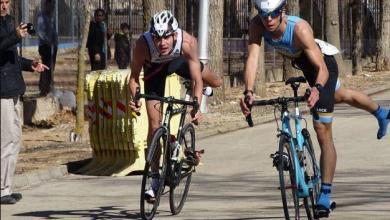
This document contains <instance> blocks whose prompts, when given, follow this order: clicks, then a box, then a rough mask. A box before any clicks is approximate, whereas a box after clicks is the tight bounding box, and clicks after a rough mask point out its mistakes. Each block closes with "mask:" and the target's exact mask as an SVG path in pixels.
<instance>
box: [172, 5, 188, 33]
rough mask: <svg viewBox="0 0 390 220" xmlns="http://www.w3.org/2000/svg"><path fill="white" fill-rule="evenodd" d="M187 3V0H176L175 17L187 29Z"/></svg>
mask: <svg viewBox="0 0 390 220" xmlns="http://www.w3.org/2000/svg"><path fill="white" fill-rule="evenodd" d="M186 5H187V1H183V0H176V1H175V17H176V19H177V21H178V22H179V26H180V27H182V28H183V29H185V28H184V27H185V26H186Z"/></svg>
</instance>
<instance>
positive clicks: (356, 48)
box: [351, 0, 363, 75]
mask: <svg viewBox="0 0 390 220" xmlns="http://www.w3.org/2000/svg"><path fill="white" fill-rule="evenodd" d="M351 7H352V75H358V74H361V73H362V63H361V60H362V33H363V32H362V28H363V24H362V0H353V1H352V2H351Z"/></svg>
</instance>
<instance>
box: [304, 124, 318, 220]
mask: <svg viewBox="0 0 390 220" xmlns="http://www.w3.org/2000/svg"><path fill="white" fill-rule="evenodd" d="M302 134H304V139H305V141H304V144H303V147H304V149H303V150H304V151H303V153H304V158H305V161H304V165H305V181H306V183H307V184H308V185H312V186H313V187H312V188H310V189H309V197H308V198H305V199H304V205H305V209H306V214H307V218H308V219H309V220H311V219H318V218H317V216H316V215H315V206H316V204H317V198H318V196H319V195H320V186H321V174H320V169H319V166H318V164H317V160H316V156H315V153H314V148H313V142H312V141H311V138H310V134H309V131H307V130H306V129H303V130H302Z"/></svg>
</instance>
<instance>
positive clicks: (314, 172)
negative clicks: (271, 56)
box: [246, 77, 327, 219]
mask: <svg viewBox="0 0 390 220" xmlns="http://www.w3.org/2000/svg"><path fill="white" fill-rule="evenodd" d="M301 83H306V79H305V78H304V77H292V78H290V79H288V80H287V81H286V83H285V84H286V85H288V84H290V85H291V88H292V89H293V91H294V97H278V98H275V99H269V100H254V101H253V103H252V104H251V105H250V106H251V107H252V106H265V105H272V106H274V116H275V122H276V124H277V132H278V134H277V137H278V138H279V146H278V151H277V152H276V153H275V154H271V155H270V157H271V158H272V159H273V165H274V166H275V167H276V168H277V170H278V172H279V183H280V188H279V189H280V191H281V197H282V203H283V211H284V216H285V218H286V219H290V217H292V218H295V219H300V208H301V205H300V204H299V202H300V200H301V199H303V204H304V207H305V211H306V215H307V218H308V219H317V218H319V217H325V216H319V215H318V213H317V212H316V202H317V198H318V196H319V195H320V186H321V173H320V169H319V166H318V163H317V160H316V157H315V154H314V148H313V144H312V141H311V138H310V133H309V131H308V130H307V122H306V120H305V119H304V118H303V117H302V116H301V113H300V110H299V102H304V101H306V100H307V98H308V97H309V96H310V90H309V89H307V90H306V93H305V95H304V96H298V88H299V86H300V84H301ZM246 102H247V100H246ZM289 103H294V114H291V113H290V112H289V110H288V107H289ZM277 109H278V111H280V113H281V114H280V121H281V124H282V128H281V129H280V127H279V123H278V118H277V115H276V111H277ZM311 113H312V114H313V117H314V118H315V119H318V114H317V112H315V111H313V110H311ZM290 119H294V121H295V134H294V131H293V130H292V127H291V124H290ZM246 120H247V122H248V125H249V126H250V127H253V121H252V116H251V114H249V115H248V116H247V117H246ZM302 120H304V121H305V124H306V126H305V128H302V125H301V121H302ZM326 217H327V216H326Z"/></svg>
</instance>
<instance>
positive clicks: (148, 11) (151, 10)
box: [142, 0, 165, 31]
mask: <svg viewBox="0 0 390 220" xmlns="http://www.w3.org/2000/svg"><path fill="white" fill-rule="evenodd" d="M142 3H143V12H144V18H143V19H144V31H147V30H148V27H149V22H150V19H151V17H152V16H153V15H154V14H155V13H157V12H158V11H161V10H164V9H165V1H164V0H143V1H142Z"/></svg>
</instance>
